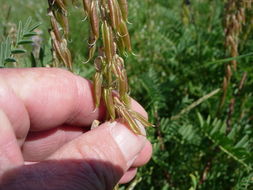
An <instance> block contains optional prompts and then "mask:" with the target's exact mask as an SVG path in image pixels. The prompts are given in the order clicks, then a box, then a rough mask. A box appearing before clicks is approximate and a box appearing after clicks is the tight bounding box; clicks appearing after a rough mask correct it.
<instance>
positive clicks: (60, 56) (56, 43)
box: [48, 0, 72, 71]
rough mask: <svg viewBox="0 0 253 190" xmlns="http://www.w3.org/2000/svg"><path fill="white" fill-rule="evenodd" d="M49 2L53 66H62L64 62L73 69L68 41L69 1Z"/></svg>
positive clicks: (50, 0)
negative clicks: (67, 7)
mask: <svg viewBox="0 0 253 190" xmlns="http://www.w3.org/2000/svg"><path fill="white" fill-rule="evenodd" d="M48 4H49V9H48V15H49V16H50V22H51V26H52V29H51V30H50V31H49V32H50V36H51V39H52V47H53V48H52V53H53V66H54V67H60V63H63V64H64V66H65V67H67V68H68V69H69V70H71V71H72V58H71V53H70V51H69V49H68V43H67V38H68V33H69V24H68V19H67V9H66V6H67V2H66V0H48ZM59 26H60V27H61V28H62V29H63V32H61V30H60V28H59Z"/></svg>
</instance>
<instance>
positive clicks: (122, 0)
mask: <svg viewBox="0 0 253 190" xmlns="http://www.w3.org/2000/svg"><path fill="white" fill-rule="evenodd" d="M118 3H119V7H120V10H121V15H122V18H123V20H124V21H125V22H127V17H128V4H127V0H118Z"/></svg>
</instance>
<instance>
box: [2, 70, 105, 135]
mask: <svg viewBox="0 0 253 190" xmlns="http://www.w3.org/2000/svg"><path fill="white" fill-rule="evenodd" d="M0 78H1V79H2V80H3V81H4V82H5V83H7V85H8V86H9V87H10V88H11V89H12V90H13V91H14V93H15V94H16V96H18V98H19V99H20V100H21V101H22V102H23V104H24V106H25V108H26V110H27V112H28V115H29V120H30V130H33V131H39V130H47V129H50V128H52V127H55V126H59V125H62V124H64V123H68V124H71V125H77V126H80V125H82V126H86V125H90V123H91V122H92V121H93V120H94V119H102V118H103V117H104V112H105V109H104V107H103V106H101V107H100V108H99V109H97V110H96V111H94V108H95V107H94V103H93V102H94V101H93V95H92V91H93V90H92V85H91V83H90V81H88V80H85V79H83V78H81V77H79V76H76V75H74V74H72V73H70V72H68V71H65V70H62V69H55V68H36V69H35V68H34V69H32V68H31V69H1V70H0ZM11 106H12V110H11V111H12V113H15V109H17V108H16V105H11ZM11 111H9V112H11ZM7 115H8V113H7ZM17 117H20V116H17Z"/></svg>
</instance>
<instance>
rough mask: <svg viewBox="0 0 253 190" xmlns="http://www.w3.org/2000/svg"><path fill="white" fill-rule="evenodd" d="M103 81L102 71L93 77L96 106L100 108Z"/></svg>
mask: <svg viewBox="0 0 253 190" xmlns="http://www.w3.org/2000/svg"><path fill="white" fill-rule="evenodd" d="M102 82H103V76H102V73H100V72H96V73H95V75H94V78H93V84H94V93H95V108H98V107H99V105H100V99H101V92H102Z"/></svg>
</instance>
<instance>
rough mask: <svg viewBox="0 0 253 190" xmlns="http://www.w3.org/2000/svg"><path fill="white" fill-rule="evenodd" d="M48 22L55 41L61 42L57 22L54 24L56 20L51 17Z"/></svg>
mask: <svg viewBox="0 0 253 190" xmlns="http://www.w3.org/2000/svg"><path fill="white" fill-rule="evenodd" d="M50 15H51V14H50ZM50 21H51V26H52V29H53V32H54V34H55V38H56V40H57V41H61V36H60V31H59V29H58V26H57V22H56V20H55V18H54V16H53V15H52V16H51V18H50Z"/></svg>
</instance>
